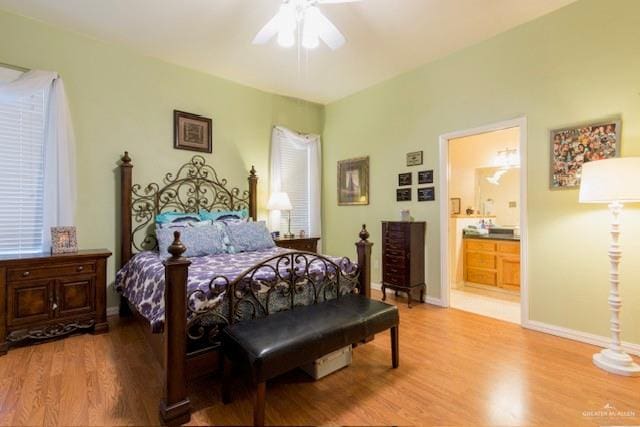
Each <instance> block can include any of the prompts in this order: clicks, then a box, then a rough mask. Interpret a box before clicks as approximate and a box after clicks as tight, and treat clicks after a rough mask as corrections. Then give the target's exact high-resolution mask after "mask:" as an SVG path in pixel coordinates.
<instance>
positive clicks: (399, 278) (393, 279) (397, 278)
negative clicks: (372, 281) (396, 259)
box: [382, 271, 407, 286]
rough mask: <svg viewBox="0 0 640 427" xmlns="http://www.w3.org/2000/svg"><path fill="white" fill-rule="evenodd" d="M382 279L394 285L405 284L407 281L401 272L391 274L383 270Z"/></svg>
mask: <svg viewBox="0 0 640 427" xmlns="http://www.w3.org/2000/svg"><path fill="white" fill-rule="evenodd" d="M382 281H383V282H384V283H389V284H392V285H396V286H406V285H407V281H406V278H405V276H404V275H402V274H391V273H387V272H386V271H385V273H384V274H383V275H382Z"/></svg>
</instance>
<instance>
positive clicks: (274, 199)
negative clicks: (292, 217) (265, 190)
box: [267, 192, 293, 211]
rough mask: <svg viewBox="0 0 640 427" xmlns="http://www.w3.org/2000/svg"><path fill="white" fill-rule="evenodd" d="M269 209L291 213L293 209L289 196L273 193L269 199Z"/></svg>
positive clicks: (282, 193)
mask: <svg viewBox="0 0 640 427" xmlns="http://www.w3.org/2000/svg"><path fill="white" fill-rule="evenodd" d="M267 209H269V210H270V211H290V210H291V209H293V206H291V201H290V200H289V195H288V194H287V193H284V192H276V193H271V197H269V203H267Z"/></svg>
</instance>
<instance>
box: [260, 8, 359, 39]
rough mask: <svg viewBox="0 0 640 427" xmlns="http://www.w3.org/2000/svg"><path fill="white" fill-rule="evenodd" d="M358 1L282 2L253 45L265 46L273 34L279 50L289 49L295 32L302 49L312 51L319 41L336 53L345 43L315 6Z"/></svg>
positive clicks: (334, 27) (342, 37)
mask: <svg viewBox="0 0 640 427" xmlns="http://www.w3.org/2000/svg"><path fill="white" fill-rule="evenodd" d="M358 1H362V0H283V1H282V4H281V5H280V9H279V10H278V13H276V14H275V16H274V17H273V18H271V20H270V21H269V22H267V24H266V25H265V26H264V27H262V29H261V30H260V31H259V32H258V34H256V37H255V38H254V39H253V44H266V43H268V42H269V40H271V39H272V38H273V36H275V35H276V34H277V35H278V44H279V45H280V46H282V47H292V46H293V45H295V43H296V31H298V32H300V31H301V33H302V47H304V48H305V49H315V48H316V47H318V45H319V44H320V40H322V41H323V42H325V43H326V45H327V46H329V47H330V48H331V49H332V50H336V49H338V48H339V47H341V46H342V45H343V44H344V43H345V42H346V40H345V38H344V36H343V35H342V33H340V31H339V30H338V29H337V28H336V26H335V25H333V23H332V22H331V21H330V20H329V18H327V17H326V16H325V15H323V13H322V12H321V11H320V9H319V8H318V5H322V4H339V3H355V2H358Z"/></svg>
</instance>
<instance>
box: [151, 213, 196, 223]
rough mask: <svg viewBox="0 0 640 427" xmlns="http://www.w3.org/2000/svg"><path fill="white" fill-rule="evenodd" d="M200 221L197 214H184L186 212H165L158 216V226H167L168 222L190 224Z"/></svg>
mask: <svg viewBox="0 0 640 427" xmlns="http://www.w3.org/2000/svg"><path fill="white" fill-rule="evenodd" d="M189 221H200V216H199V215H198V214H197V213H184V212H163V213H161V214H158V215H156V224H166V223H168V222H189Z"/></svg>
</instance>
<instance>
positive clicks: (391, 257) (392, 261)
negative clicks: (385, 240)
mask: <svg viewBox="0 0 640 427" xmlns="http://www.w3.org/2000/svg"><path fill="white" fill-rule="evenodd" d="M406 261H407V257H406V256H405V254H403V253H399V254H398V255H396V252H394V253H391V251H387V252H385V254H384V257H383V262H384V263H385V265H390V266H394V265H402V266H404V265H405V263H406Z"/></svg>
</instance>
